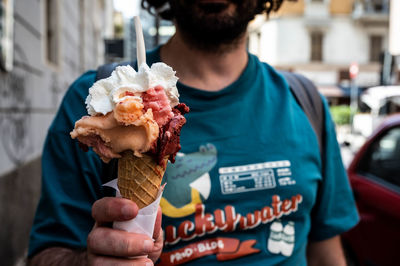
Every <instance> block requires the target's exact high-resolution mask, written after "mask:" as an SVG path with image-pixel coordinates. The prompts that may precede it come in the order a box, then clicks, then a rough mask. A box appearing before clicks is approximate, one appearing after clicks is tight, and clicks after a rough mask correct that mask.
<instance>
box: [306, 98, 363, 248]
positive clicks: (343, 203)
mask: <svg viewBox="0 0 400 266" xmlns="http://www.w3.org/2000/svg"><path fill="white" fill-rule="evenodd" d="M323 102H324V109H325V143H324V145H325V149H324V154H323V157H322V159H323V160H324V162H323V167H322V173H323V177H322V181H321V183H320V185H319V188H318V196H317V202H316V205H315V206H314V208H313V211H312V217H311V231H310V235H309V238H310V240H311V241H320V240H325V239H328V238H331V237H334V236H336V235H339V234H341V233H344V232H345V231H348V230H349V229H350V228H352V227H353V226H355V225H356V224H357V222H358V220H359V217H358V212H357V208H356V205H355V201H354V197H353V193H352V191H351V188H350V184H349V180H348V178H347V174H346V170H345V169H344V166H343V163H342V157H341V153H340V148H339V145H338V142H337V139H336V133H335V124H334V122H333V120H332V118H331V115H330V112H329V108H328V104H327V102H326V100H325V99H324V98H323Z"/></svg>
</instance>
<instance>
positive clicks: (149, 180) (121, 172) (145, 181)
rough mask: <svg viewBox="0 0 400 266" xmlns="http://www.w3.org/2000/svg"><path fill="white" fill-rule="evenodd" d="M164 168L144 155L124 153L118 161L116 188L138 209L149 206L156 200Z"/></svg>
mask: <svg viewBox="0 0 400 266" xmlns="http://www.w3.org/2000/svg"><path fill="white" fill-rule="evenodd" d="M165 165H166V163H165ZM165 168H166V167H162V166H160V165H159V164H157V162H156V161H155V160H154V159H153V158H152V157H151V156H148V155H146V154H143V156H142V157H136V156H134V155H133V152H131V151H126V152H124V153H123V154H122V158H120V159H119V160H118V188H119V190H120V193H121V195H122V197H124V198H127V199H130V200H132V201H134V202H135V203H136V204H137V205H138V207H139V209H141V208H143V207H146V206H148V205H149V204H151V203H152V202H153V201H154V200H155V199H156V198H157V194H158V191H159V189H160V185H161V180H162V177H163V175H164V172H165Z"/></svg>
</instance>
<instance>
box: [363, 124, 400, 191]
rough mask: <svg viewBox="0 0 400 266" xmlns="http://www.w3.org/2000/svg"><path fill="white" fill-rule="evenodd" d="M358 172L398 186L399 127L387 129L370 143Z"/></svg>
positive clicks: (399, 179) (399, 174)
mask: <svg viewBox="0 0 400 266" xmlns="http://www.w3.org/2000/svg"><path fill="white" fill-rule="evenodd" d="M360 172H362V173H363V174H367V175H373V176H374V177H378V178H381V179H383V180H385V181H388V182H390V183H392V184H395V185H397V186H400V127H395V128H392V129H390V130H388V131H387V132H386V133H385V134H384V135H383V136H382V137H380V138H379V139H377V140H375V141H374V142H373V143H372V144H371V146H370V148H369V150H368V151H367V153H366V155H365V157H364V158H363V159H362V161H361V164H360Z"/></svg>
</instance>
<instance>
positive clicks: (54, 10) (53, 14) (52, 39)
mask: <svg viewBox="0 0 400 266" xmlns="http://www.w3.org/2000/svg"><path fill="white" fill-rule="evenodd" d="M45 12H46V13H45V14H46V24H45V27H46V28H45V30H46V31H45V33H46V58H47V60H48V62H50V63H52V64H54V65H58V64H59V35H58V27H59V26H58V23H59V21H58V0H46V1H45Z"/></svg>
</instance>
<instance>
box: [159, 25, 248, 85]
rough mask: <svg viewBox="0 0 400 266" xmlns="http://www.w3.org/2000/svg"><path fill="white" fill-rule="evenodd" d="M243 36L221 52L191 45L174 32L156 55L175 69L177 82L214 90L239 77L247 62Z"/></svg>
mask: <svg viewBox="0 0 400 266" xmlns="http://www.w3.org/2000/svg"><path fill="white" fill-rule="evenodd" d="M245 38H246V36H243V37H242V38H241V39H240V40H239V41H238V42H237V44H236V45H235V46H234V47H229V48H227V49H226V51H225V52H223V53H213V52H212V51H203V50H198V49H195V48H193V47H192V46H190V45H188V44H187V43H185V42H184V41H183V39H182V37H181V36H180V34H179V32H177V33H176V34H175V35H174V36H173V37H172V38H171V39H170V40H169V41H168V43H166V44H165V45H164V46H162V47H161V52H160V56H161V59H162V61H163V62H164V63H166V64H168V65H170V66H171V67H172V68H173V69H174V70H175V71H176V72H177V74H176V75H177V76H178V78H179V81H180V82H181V83H183V84H185V85H187V86H190V87H193V88H197V89H200V90H206V91H218V90H221V89H223V88H225V87H226V86H228V85H230V84H232V83H233V82H234V81H235V80H237V79H238V78H239V76H240V75H241V74H242V72H243V70H244V69H245V67H246V65H247V61H248V54H247V51H246V39H245Z"/></svg>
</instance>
